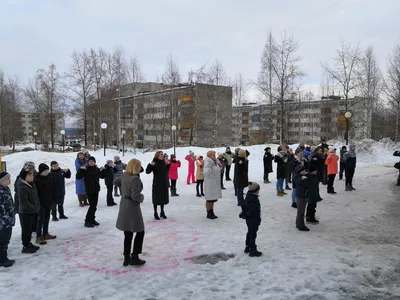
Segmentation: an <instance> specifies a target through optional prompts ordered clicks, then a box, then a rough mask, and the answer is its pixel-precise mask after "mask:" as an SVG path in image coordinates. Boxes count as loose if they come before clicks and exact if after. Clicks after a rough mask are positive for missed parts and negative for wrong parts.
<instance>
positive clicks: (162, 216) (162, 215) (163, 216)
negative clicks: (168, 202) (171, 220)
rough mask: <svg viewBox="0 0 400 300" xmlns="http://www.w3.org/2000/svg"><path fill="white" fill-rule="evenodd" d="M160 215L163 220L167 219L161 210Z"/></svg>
mask: <svg viewBox="0 0 400 300" xmlns="http://www.w3.org/2000/svg"><path fill="white" fill-rule="evenodd" d="M160 217H161V218H163V219H164V220H165V219H167V216H166V215H165V212H164V211H163V210H162V211H161V213H160Z"/></svg>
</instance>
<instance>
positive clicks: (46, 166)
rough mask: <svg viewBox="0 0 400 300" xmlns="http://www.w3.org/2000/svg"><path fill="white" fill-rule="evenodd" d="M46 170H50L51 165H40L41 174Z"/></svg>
mask: <svg viewBox="0 0 400 300" xmlns="http://www.w3.org/2000/svg"><path fill="white" fill-rule="evenodd" d="M45 170H49V166H48V165H46V164H40V165H39V174H42V172H43V171H45Z"/></svg>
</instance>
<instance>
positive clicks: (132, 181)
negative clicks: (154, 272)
mask: <svg viewBox="0 0 400 300" xmlns="http://www.w3.org/2000/svg"><path fill="white" fill-rule="evenodd" d="M140 170H141V163H140V161H139V160H137V159H131V160H130V161H129V162H128V165H127V166H126V171H125V172H124V173H123V174H122V175H121V176H120V177H118V178H117V179H115V180H114V185H116V186H117V187H119V188H120V191H121V203H120V206H119V214H118V219H117V225H116V227H117V228H118V229H119V230H121V231H123V232H124V235H125V240H124V263H123V265H124V266H127V265H131V266H140V265H144V264H145V263H146V261H144V260H141V259H140V258H139V254H141V253H142V246H143V239H144V223H143V216H142V210H141V209H140V204H141V203H142V202H143V200H144V196H143V194H142V190H143V184H142V181H141V180H140V177H139V173H140ZM134 232H136V236H135V241H134V244H133V252H132V255H130V252H131V249H132V240H133V233H134Z"/></svg>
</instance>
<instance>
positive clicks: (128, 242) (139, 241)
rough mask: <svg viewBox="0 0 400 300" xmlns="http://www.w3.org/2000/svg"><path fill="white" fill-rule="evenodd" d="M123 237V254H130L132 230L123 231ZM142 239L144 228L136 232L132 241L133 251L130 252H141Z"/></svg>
mask: <svg viewBox="0 0 400 300" xmlns="http://www.w3.org/2000/svg"><path fill="white" fill-rule="evenodd" d="M124 235H125V239H124V255H129V254H131V249H132V240H133V232H131V231H124ZM143 239H144V230H143V231H141V232H137V233H136V236H135V241H134V242H133V252H132V254H141V253H142V247H143Z"/></svg>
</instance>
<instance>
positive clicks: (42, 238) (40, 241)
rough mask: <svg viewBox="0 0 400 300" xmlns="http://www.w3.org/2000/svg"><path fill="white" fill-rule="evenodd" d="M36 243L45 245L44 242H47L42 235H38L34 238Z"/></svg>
mask: <svg viewBox="0 0 400 300" xmlns="http://www.w3.org/2000/svg"><path fill="white" fill-rule="evenodd" d="M36 244H38V245H46V244H47V241H46V239H45V238H44V236H38V237H37V238H36Z"/></svg>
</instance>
